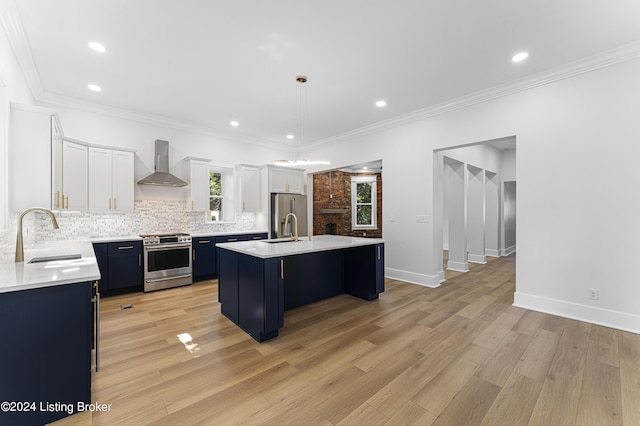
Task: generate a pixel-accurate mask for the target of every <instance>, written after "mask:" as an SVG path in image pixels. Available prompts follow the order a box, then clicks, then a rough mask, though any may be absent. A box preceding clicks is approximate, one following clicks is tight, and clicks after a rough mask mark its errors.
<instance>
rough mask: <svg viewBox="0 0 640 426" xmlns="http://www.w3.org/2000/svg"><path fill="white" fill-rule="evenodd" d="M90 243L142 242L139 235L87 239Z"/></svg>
mask: <svg viewBox="0 0 640 426" xmlns="http://www.w3.org/2000/svg"><path fill="white" fill-rule="evenodd" d="M89 240H90V241H91V242H92V243H117V242H121V241H142V237H141V236H140V235H124V236H122V235H121V236H106V237H94V236H91V237H89Z"/></svg>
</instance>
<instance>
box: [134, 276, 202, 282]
mask: <svg viewBox="0 0 640 426" xmlns="http://www.w3.org/2000/svg"><path fill="white" fill-rule="evenodd" d="M190 276H191V274H186V275H177V276H175V277H164V278H157V279H154V280H144V281H145V282H147V283H155V282H158V281H169V280H177V279H179V278H188V277H190Z"/></svg>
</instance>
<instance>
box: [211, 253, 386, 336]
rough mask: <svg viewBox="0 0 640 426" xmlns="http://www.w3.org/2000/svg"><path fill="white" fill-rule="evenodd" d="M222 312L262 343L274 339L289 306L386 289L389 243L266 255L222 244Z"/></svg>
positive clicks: (371, 294)
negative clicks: (234, 249)
mask: <svg viewBox="0 0 640 426" xmlns="http://www.w3.org/2000/svg"><path fill="white" fill-rule="evenodd" d="M218 257H219V267H220V271H219V277H218V295H219V300H220V303H221V311H222V314H223V315H225V316H226V317H227V318H229V319H230V320H231V321H233V322H234V323H235V324H237V325H238V326H239V327H240V328H242V329H243V330H244V331H245V332H246V333H248V334H249V335H250V336H251V337H253V338H254V339H255V340H257V341H258V342H263V341H265V340H268V339H271V338H274V337H276V336H277V335H278V329H280V328H282V327H283V326H284V311H286V310H288V309H293V308H296V307H298V306H303V305H306V304H309V303H313V302H317V301H319V300H323V299H326V298H329V297H333V296H337V295H338V294H342V293H347V294H351V295H353V296H355V297H358V298H361V299H364V300H374V299H376V298H378V294H379V293H381V292H383V291H384V244H377V245H367V246H360V247H354V248H349V249H343V250H327V251H318V252H313V253H306V254H298V255H292V256H285V257H275V258H268V259H262V258H259V257H255V256H250V255H246V254H242V253H238V252H235V251H232V250H227V249H219V253H218Z"/></svg>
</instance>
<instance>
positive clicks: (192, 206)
mask: <svg viewBox="0 0 640 426" xmlns="http://www.w3.org/2000/svg"><path fill="white" fill-rule="evenodd" d="M193 209H195V207H194V201H193V200H191V210H193Z"/></svg>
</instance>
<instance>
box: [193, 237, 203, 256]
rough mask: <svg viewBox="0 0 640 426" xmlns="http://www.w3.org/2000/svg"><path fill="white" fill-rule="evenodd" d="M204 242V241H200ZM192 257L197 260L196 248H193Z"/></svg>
mask: <svg viewBox="0 0 640 426" xmlns="http://www.w3.org/2000/svg"><path fill="white" fill-rule="evenodd" d="M200 242H202V241H200ZM191 258H192V260H196V249H191Z"/></svg>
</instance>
